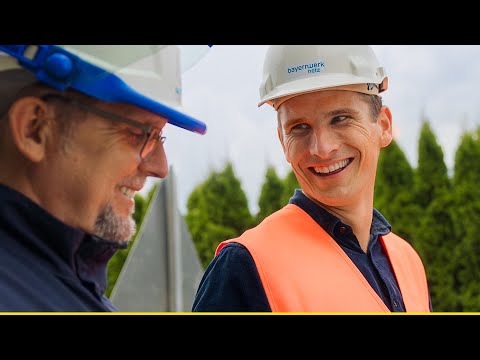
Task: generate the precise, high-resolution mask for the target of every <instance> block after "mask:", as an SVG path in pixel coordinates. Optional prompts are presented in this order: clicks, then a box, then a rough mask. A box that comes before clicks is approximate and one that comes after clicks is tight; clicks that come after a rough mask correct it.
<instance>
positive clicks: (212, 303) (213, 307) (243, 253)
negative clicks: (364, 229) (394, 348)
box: [192, 189, 405, 312]
mask: <svg viewBox="0 0 480 360" xmlns="http://www.w3.org/2000/svg"><path fill="white" fill-rule="evenodd" d="M289 203H290V204H294V205H297V206H299V207H300V208H301V209H303V210H304V211H305V212H306V213H307V214H309V215H310V216H311V217H312V219H313V220H315V221H316V222H317V223H318V224H319V225H320V226H321V227H323V229H325V231H326V232H327V233H328V234H329V235H330V236H331V237H332V238H333V239H334V240H335V241H336V242H337V243H338V245H340V247H341V248H342V249H343V251H345V253H346V254H347V255H348V257H349V258H350V259H351V260H352V262H353V263H354V264H355V265H356V266H357V268H358V269H359V270H360V272H361V273H362V274H363V276H364V277H365V279H366V280H367V281H368V282H369V284H370V285H371V286H372V288H373V289H374V290H375V292H376V293H377V294H378V296H379V297H380V298H381V299H382V300H383V302H384V303H385V305H386V306H387V307H388V308H389V309H390V310H391V311H394V312H403V311H405V306H404V303H403V299H402V294H401V292H400V289H399V287H398V284H397V280H396V278H395V275H394V273H393V270H392V267H391V265H390V261H389V259H388V257H387V255H386V253H385V250H384V249H383V246H382V244H381V242H380V241H379V240H378V237H379V236H380V235H386V234H388V233H389V232H390V231H391V226H390V224H389V223H388V222H387V220H385V218H384V217H383V216H382V215H381V214H380V212H378V211H377V210H376V209H373V219H372V226H371V228H370V241H369V244H368V249H367V253H365V252H364V251H363V250H362V248H361V247H360V244H359V242H358V240H357V238H356V236H355V235H354V234H353V232H352V228H351V227H350V226H349V225H347V224H344V223H342V221H340V220H339V219H338V218H337V217H336V216H334V215H332V214H331V213H329V212H328V211H326V210H325V209H324V208H322V207H321V206H319V205H317V204H316V203H315V202H313V201H312V200H310V199H309V198H308V197H306V196H305V195H304V194H303V192H302V191H301V190H299V189H297V190H295V193H294V195H293V196H292V198H290V201H289ZM272 256H275V254H274V253H273V254H272ZM192 311H198V312H200V311H201V312H205V311H208V312H224V311H233V312H247V311H248V312H250V311H251V312H270V311H271V308H270V305H269V303H268V300H267V296H266V294H265V290H264V288H263V285H262V282H261V280H260V276H259V275H258V271H257V268H256V266H255V262H254V260H253V258H252V256H251V255H250V253H249V252H248V250H247V249H246V248H245V247H244V246H243V245H241V244H239V243H229V244H227V245H225V246H224V247H223V248H222V250H221V251H220V253H219V254H218V255H217V256H216V257H215V258H214V259H213V260H212V261H211V262H210V264H209V265H208V267H207V269H206V270H205V273H204V274H203V277H202V279H201V281H200V284H199V287H198V290H197V294H196V296H195V299H194V302H193V305H192Z"/></svg>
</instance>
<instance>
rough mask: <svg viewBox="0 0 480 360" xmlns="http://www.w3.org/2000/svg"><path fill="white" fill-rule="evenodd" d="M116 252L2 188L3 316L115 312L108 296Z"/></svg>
mask: <svg viewBox="0 0 480 360" xmlns="http://www.w3.org/2000/svg"><path fill="white" fill-rule="evenodd" d="M118 248H119V245H118V244H117V243H114V242H110V241H106V240H103V239H100V238H98V237H95V236H91V235H89V234H86V233H84V232H83V231H80V230H78V229H74V228H72V227H70V226H67V225H65V224H64V223H62V222H61V221H59V220H58V219H57V218H55V217H54V216H52V215H51V214H50V213H48V212H47V211H45V210H44V209H43V208H42V207H40V206H39V205H37V204H36V203H34V202H33V201H31V200H30V199H29V198H27V197H26V196H24V195H23V194H21V193H19V192H17V191H15V190H13V189H11V188H9V187H7V186H5V185H1V184H0V311H4V312H5V311H8V312H16V311H28V312H32V311H33V312H50V311H62V312H77V311H89V312H104V311H117V310H118V309H117V308H116V307H115V306H114V305H113V304H112V303H111V302H110V301H109V300H108V299H107V298H106V297H105V295H104V292H105V289H106V287H107V262H108V260H109V259H110V258H111V257H112V255H113V254H114V253H115V251H116V250H117V249H118Z"/></svg>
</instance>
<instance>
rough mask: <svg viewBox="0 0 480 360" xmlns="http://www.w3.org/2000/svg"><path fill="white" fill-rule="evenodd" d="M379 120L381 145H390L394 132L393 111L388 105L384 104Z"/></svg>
mask: <svg viewBox="0 0 480 360" xmlns="http://www.w3.org/2000/svg"><path fill="white" fill-rule="evenodd" d="M377 122H378V124H379V125H380V130H381V135H380V146H381V147H382V148H384V147H387V146H388V145H390V143H391V142H392V139H393V133H392V129H393V128H392V113H391V112H390V109H389V108H388V106H382V108H381V109H380V113H379V114H378V118H377Z"/></svg>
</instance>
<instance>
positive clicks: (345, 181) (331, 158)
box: [277, 90, 392, 207]
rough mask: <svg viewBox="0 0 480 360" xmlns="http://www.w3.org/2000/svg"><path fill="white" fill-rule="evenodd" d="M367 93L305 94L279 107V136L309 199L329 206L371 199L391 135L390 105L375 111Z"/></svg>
mask: <svg viewBox="0 0 480 360" xmlns="http://www.w3.org/2000/svg"><path fill="white" fill-rule="evenodd" d="M365 96H368V95H364V94H359V93H356V92H353V91H344V90H328V91H317V92H312V93H306V94H302V95H299V96H295V97H293V98H291V99H288V100H287V101H285V102H284V103H283V104H282V105H281V106H280V107H279V109H278V114H277V116H278V136H279V139H280V142H281V143H282V147H283V150H284V153H285V157H286V159H287V161H288V162H289V163H290V164H291V166H292V169H293V171H294V173H295V175H296V177H297V179H298V181H299V183H300V186H301V187H302V191H303V192H304V193H305V195H306V196H308V197H309V198H310V199H312V200H314V201H316V202H317V203H319V204H322V205H325V206H327V207H344V206H350V205H352V206H355V204H358V203H359V202H364V201H368V202H369V203H372V204H373V188H374V182H375V174H376V169H377V161H378V155H379V152H380V149H381V148H382V147H385V146H387V145H388V144H389V143H390V142H391V140H392V126H391V114H390V111H389V109H388V108H387V107H385V106H383V107H382V108H381V109H380V112H379V113H378V115H377V117H376V118H374V117H373V116H372V111H371V105H370V104H369V103H368V102H367V101H366V100H365V98H364V97H365Z"/></svg>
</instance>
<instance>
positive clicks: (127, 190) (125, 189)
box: [120, 186, 137, 199]
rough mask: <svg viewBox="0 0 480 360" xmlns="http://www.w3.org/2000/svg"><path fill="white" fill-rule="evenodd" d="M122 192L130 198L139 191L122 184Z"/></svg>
mask: <svg viewBox="0 0 480 360" xmlns="http://www.w3.org/2000/svg"><path fill="white" fill-rule="evenodd" d="M120 192H121V193H122V194H123V195H124V196H125V197H127V198H129V199H133V198H134V197H135V194H136V193H137V191H136V190H135V189H131V188H128V187H126V186H121V187H120Z"/></svg>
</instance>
